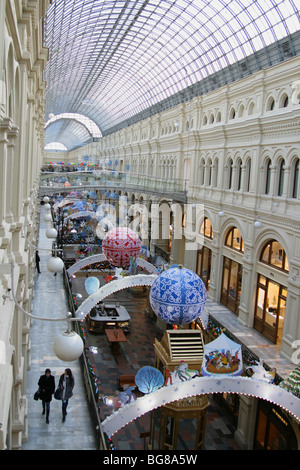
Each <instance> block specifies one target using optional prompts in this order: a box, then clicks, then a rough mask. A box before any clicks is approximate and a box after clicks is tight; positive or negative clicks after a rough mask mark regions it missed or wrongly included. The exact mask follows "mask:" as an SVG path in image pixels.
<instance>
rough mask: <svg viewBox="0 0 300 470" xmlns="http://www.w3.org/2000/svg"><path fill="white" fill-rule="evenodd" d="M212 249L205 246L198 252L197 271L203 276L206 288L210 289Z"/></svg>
mask: <svg viewBox="0 0 300 470" xmlns="http://www.w3.org/2000/svg"><path fill="white" fill-rule="evenodd" d="M210 266H211V250H210V249H209V248H207V247H205V246H203V247H202V249H201V250H198V252H197V266H196V273H197V274H198V276H200V277H201V279H202V281H203V282H204V284H205V287H206V290H207V291H208V290H209V283H210Z"/></svg>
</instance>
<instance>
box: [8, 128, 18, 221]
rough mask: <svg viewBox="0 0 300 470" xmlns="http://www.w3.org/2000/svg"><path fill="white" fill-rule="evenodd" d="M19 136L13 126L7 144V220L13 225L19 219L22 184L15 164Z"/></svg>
mask: <svg viewBox="0 0 300 470" xmlns="http://www.w3.org/2000/svg"><path fill="white" fill-rule="evenodd" d="M17 136H18V128H17V127H16V126H14V125H12V127H11V129H10V130H9V131H8V133H7V137H8V139H9V141H8V144H7V175H6V184H7V190H6V192H7V200H6V214H5V220H6V221H7V222H9V223H12V222H13V221H14V220H16V221H17V220H18V219H19V211H18V199H19V192H20V184H19V181H18V173H19V170H18V168H17V165H16V162H15V139H16V137H17ZM18 163H19V162H18Z"/></svg>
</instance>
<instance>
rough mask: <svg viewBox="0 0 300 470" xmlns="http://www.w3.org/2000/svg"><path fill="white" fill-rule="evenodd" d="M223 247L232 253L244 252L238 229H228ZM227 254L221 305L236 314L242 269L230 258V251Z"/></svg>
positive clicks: (239, 264) (236, 261)
mask: <svg viewBox="0 0 300 470" xmlns="http://www.w3.org/2000/svg"><path fill="white" fill-rule="evenodd" d="M225 246H226V247H228V248H230V249H231V250H232V251H237V252H240V253H243V252H244V242H243V238H242V236H241V233H240V231H239V229H238V228H236V227H231V228H230V229H229V231H228V232H227V235H226V238H225ZM227 253H228V255H229V256H223V274H222V290H221V303H222V304H224V305H225V306H226V307H227V308H229V309H230V310H231V311H232V312H234V313H236V314H238V308H239V305H240V297H241V287H242V273H243V267H242V264H241V263H239V262H238V260H237V258H236V257H235V259H232V258H231V254H230V250H227V252H226V254H227Z"/></svg>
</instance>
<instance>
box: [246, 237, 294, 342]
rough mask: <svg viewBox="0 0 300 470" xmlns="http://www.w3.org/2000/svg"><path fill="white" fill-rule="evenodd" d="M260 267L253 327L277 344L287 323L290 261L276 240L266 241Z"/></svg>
mask: <svg viewBox="0 0 300 470" xmlns="http://www.w3.org/2000/svg"><path fill="white" fill-rule="evenodd" d="M257 271H258V274H257V288H256V301H255V315H254V328H255V329H256V330H258V331H259V332H260V333H262V334H263V335H264V336H265V337H266V338H268V339H269V340H270V341H272V342H273V343H275V344H277V343H280V342H281V338H282V331H283V325H284V318H285V309H286V300H287V277H288V272H289V265H288V260H287V257H286V254H285V252H284V250H283V248H282V246H281V245H280V243H278V242H277V241H276V240H270V241H268V242H267V244H265V245H264V247H263V249H262V252H261V256H260V260H259V263H258V267H257Z"/></svg>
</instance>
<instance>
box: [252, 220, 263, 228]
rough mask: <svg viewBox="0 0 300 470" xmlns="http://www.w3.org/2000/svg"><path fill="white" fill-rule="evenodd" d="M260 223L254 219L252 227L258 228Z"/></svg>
mask: <svg viewBox="0 0 300 470" xmlns="http://www.w3.org/2000/svg"><path fill="white" fill-rule="evenodd" d="M261 225H262V223H261V221H260V220H256V221H255V222H254V227H255V228H260V227H261Z"/></svg>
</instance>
